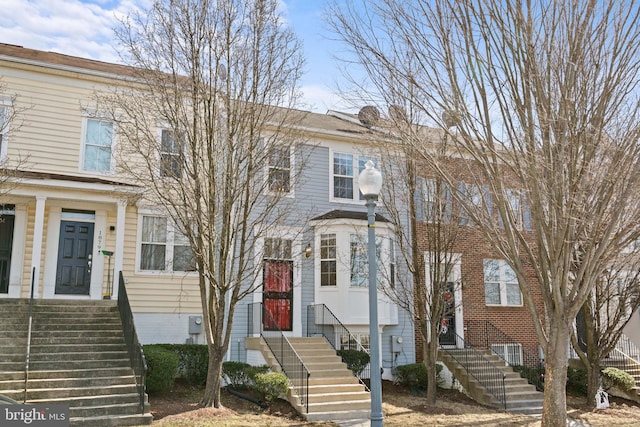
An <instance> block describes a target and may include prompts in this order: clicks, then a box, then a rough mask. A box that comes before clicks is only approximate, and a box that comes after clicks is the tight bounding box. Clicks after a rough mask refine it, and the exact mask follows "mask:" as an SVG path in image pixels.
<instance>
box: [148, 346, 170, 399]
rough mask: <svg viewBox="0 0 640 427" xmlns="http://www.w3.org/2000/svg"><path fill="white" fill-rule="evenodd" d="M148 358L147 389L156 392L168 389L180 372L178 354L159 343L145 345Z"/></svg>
mask: <svg viewBox="0 0 640 427" xmlns="http://www.w3.org/2000/svg"><path fill="white" fill-rule="evenodd" d="M144 355H145V358H146V359H147V377H146V383H147V391H148V392H149V393H155V392H159V391H164V390H168V389H169V388H171V386H172V385H173V381H174V380H175V378H176V374H177V372H178V355H177V354H175V353H174V352H172V351H171V350H167V349H164V348H162V347H161V346H158V345H146V346H144Z"/></svg>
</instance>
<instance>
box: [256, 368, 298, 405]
mask: <svg viewBox="0 0 640 427" xmlns="http://www.w3.org/2000/svg"><path fill="white" fill-rule="evenodd" d="M253 380H254V383H255V389H256V391H257V392H258V393H260V394H261V395H262V398H263V399H264V400H265V401H266V402H268V403H270V402H272V401H273V400H275V399H276V398H277V397H278V396H281V395H283V394H286V393H287V389H288V388H289V379H288V378H287V376H286V375H285V374H283V373H282V372H266V373H263V374H262V373H260V374H256V375H255V377H254V379H253Z"/></svg>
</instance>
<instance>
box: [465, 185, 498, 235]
mask: <svg viewBox="0 0 640 427" xmlns="http://www.w3.org/2000/svg"><path fill="white" fill-rule="evenodd" d="M458 193H459V197H460V199H461V200H463V201H464V202H463V203H460V206H459V209H458V222H459V223H460V225H475V224H476V223H475V221H473V220H472V219H471V216H472V214H471V213H470V212H469V210H471V209H473V210H474V211H475V212H477V214H478V215H481V210H482V209H485V208H486V209H488V210H489V212H491V195H490V194H489V191H488V188H481V187H480V186H478V185H473V184H465V183H464V182H460V183H458Z"/></svg>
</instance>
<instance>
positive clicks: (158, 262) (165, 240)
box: [140, 216, 196, 272]
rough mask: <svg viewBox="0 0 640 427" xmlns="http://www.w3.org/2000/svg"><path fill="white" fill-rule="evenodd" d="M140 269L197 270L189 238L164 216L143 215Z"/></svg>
mask: <svg viewBox="0 0 640 427" xmlns="http://www.w3.org/2000/svg"><path fill="white" fill-rule="evenodd" d="M140 270H146V271H167V272H170V271H195V270H196V263H195V259H194V257H193V252H192V251H191V245H190V244H189V241H188V239H187V238H186V237H185V236H184V235H183V234H182V233H180V231H178V229H177V228H176V227H174V226H171V225H169V224H168V221H167V219H166V218H164V217H160V216H143V217H142V233H141V237H140Z"/></svg>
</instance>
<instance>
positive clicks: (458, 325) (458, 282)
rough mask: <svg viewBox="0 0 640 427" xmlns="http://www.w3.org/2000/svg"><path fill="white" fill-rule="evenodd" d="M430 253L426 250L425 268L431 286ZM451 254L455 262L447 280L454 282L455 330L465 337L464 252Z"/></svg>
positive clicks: (453, 346)
mask: <svg viewBox="0 0 640 427" xmlns="http://www.w3.org/2000/svg"><path fill="white" fill-rule="evenodd" d="M429 255H430V253H429V252H424V269H425V271H424V272H425V281H426V284H427V287H431V282H430V281H429V279H430V274H429V260H430V256H429ZM449 255H450V256H451V260H452V262H453V268H452V271H451V275H450V277H449V278H448V279H449V280H447V282H453V284H454V285H453V290H454V292H453V295H454V300H455V308H454V315H455V331H456V334H457V335H458V336H459V337H460V338H462V339H464V317H463V314H464V310H463V303H462V301H463V300H462V254H460V253H451V254H449ZM438 339H439V338H438ZM461 345H462V344H461V343H459V344H458V346H459V347H460V346H461ZM442 347H444V348H455V347H456V345H443V346H442Z"/></svg>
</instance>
